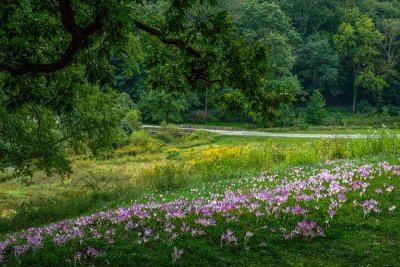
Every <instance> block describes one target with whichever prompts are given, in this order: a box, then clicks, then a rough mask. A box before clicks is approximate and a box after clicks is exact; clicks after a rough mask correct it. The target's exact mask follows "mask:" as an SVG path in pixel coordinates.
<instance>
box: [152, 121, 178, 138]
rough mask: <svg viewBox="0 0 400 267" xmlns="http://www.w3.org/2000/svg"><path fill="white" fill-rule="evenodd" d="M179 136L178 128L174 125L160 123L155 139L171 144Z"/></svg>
mask: <svg viewBox="0 0 400 267" xmlns="http://www.w3.org/2000/svg"><path fill="white" fill-rule="evenodd" d="M178 136H179V127H178V126H176V125H174V124H168V123H166V122H163V123H161V129H160V132H158V133H157V137H158V138H159V139H161V140H162V141H164V142H166V143H170V142H172V141H173V140H174V139H175V138H177V137H178Z"/></svg>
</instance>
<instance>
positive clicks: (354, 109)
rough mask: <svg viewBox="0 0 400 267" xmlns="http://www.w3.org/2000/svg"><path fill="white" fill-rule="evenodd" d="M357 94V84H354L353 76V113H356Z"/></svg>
mask: <svg viewBox="0 0 400 267" xmlns="http://www.w3.org/2000/svg"><path fill="white" fill-rule="evenodd" d="M357 96H358V91H357V86H356V79H355V78H354V81H353V114H355V113H356V105H357Z"/></svg>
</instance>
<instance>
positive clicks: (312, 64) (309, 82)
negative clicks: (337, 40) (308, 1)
mask: <svg viewBox="0 0 400 267" xmlns="http://www.w3.org/2000/svg"><path fill="white" fill-rule="evenodd" d="M339 66H340V59H339V55H338V53H337V52H336V50H335V49H334V48H333V47H332V45H331V42H330V40H329V37H328V36H326V35H323V34H315V35H313V36H311V37H310V38H308V40H307V42H306V43H305V44H304V45H302V46H301V47H300V49H299V51H298V57H297V62H296V70H297V71H298V76H299V77H300V80H301V82H302V84H303V86H304V87H305V88H307V89H308V90H309V91H315V90H324V91H326V92H329V93H331V94H333V95H336V94H338V93H339V92H340V89H339V88H338V79H339Z"/></svg>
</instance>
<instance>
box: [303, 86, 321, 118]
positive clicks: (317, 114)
mask: <svg viewBox="0 0 400 267" xmlns="http://www.w3.org/2000/svg"><path fill="white" fill-rule="evenodd" d="M324 117H325V99H324V97H323V95H322V94H321V92H320V91H318V90H316V91H314V93H313V94H312V95H311V97H310V100H309V101H308V103H307V108H306V114H305V119H306V122H307V123H310V124H321V122H322V120H323V119H324Z"/></svg>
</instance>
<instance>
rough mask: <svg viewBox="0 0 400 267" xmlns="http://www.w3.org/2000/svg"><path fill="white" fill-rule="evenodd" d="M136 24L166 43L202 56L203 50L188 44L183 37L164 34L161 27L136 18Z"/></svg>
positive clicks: (193, 54)
mask: <svg viewBox="0 0 400 267" xmlns="http://www.w3.org/2000/svg"><path fill="white" fill-rule="evenodd" d="M134 24H135V26H136V27H137V28H138V29H140V30H142V31H145V32H147V33H148V34H150V35H153V36H156V37H158V39H160V41H161V42H163V43H164V44H169V45H174V46H176V47H178V48H179V49H182V50H185V51H186V52H188V53H189V54H191V55H192V56H194V57H197V58H199V57H201V51H200V50H199V49H196V48H193V47H190V46H188V45H187V44H186V43H185V41H183V40H182V39H178V38H172V37H166V36H163V34H162V33H161V31H160V30H159V29H157V28H155V27H152V26H149V25H147V24H145V23H143V22H141V21H138V20H134Z"/></svg>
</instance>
